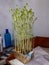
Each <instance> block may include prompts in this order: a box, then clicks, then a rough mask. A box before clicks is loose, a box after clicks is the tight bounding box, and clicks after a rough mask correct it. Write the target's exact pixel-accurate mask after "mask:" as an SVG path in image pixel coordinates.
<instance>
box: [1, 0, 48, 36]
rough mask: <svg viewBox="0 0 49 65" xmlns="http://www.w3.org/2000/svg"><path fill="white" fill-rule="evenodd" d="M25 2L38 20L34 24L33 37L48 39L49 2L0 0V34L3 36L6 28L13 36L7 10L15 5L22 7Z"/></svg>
mask: <svg viewBox="0 0 49 65" xmlns="http://www.w3.org/2000/svg"><path fill="white" fill-rule="evenodd" d="M26 2H28V3H29V6H28V8H30V7H31V8H32V9H33V10H34V12H35V16H36V17H37V18H38V19H37V20H36V22H35V23H34V35H35V36H46V37H49V0H0V33H1V34H2V35H4V32H5V29H6V28H8V29H9V31H10V33H11V35H13V30H12V29H13V28H12V19H11V15H10V13H9V8H13V7H15V6H16V4H18V5H19V6H20V7H22V6H24V4H25V3H26Z"/></svg>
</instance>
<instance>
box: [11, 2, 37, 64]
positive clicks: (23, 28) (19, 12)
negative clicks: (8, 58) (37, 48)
mask: <svg viewBox="0 0 49 65" xmlns="http://www.w3.org/2000/svg"><path fill="white" fill-rule="evenodd" d="M27 6H28V3H26V5H25V6H24V7H23V8H22V9H20V8H19V7H16V8H15V9H11V13H12V19H13V25H14V37H15V51H16V54H17V53H18V55H19V54H20V55H21V56H23V58H25V60H26V54H28V53H29V52H31V51H32V50H33V47H32V44H33V46H34V41H33V43H32V42H31V38H34V34H33V33H31V31H32V27H33V24H34V21H35V20H36V19H35V16H34V12H33V10H32V9H27ZM18 55H17V57H18ZM24 55H25V57H24ZM18 59H20V60H21V61H23V60H22V57H20V56H19V57H18ZM24 63H26V61H24Z"/></svg>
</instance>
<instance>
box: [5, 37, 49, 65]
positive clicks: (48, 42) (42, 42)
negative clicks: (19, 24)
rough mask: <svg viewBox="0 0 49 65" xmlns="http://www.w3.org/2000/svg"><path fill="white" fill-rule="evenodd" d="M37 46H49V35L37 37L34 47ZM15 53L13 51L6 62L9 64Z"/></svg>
mask: <svg viewBox="0 0 49 65" xmlns="http://www.w3.org/2000/svg"><path fill="white" fill-rule="evenodd" d="M37 46H42V47H47V48H49V37H35V43H34V47H37ZM14 58H15V57H14V53H12V54H11V55H10V56H9V57H8V58H7V59H6V62H7V64H8V65H10V64H9V60H12V59H14Z"/></svg>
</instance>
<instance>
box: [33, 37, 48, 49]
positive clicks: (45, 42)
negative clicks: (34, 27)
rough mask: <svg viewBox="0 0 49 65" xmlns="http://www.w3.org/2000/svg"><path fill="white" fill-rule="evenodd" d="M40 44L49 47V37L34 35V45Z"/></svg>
mask: <svg viewBox="0 0 49 65" xmlns="http://www.w3.org/2000/svg"><path fill="white" fill-rule="evenodd" d="M36 46H41V47H47V48H49V37H40V36H37V37H35V43H34V47H36Z"/></svg>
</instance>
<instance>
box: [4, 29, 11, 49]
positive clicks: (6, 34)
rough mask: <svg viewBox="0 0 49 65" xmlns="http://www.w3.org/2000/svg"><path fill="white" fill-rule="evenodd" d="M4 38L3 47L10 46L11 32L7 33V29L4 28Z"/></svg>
mask: <svg viewBox="0 0 49 65" xmlns="http://www.w3.org/2000/svg"><path fill="white" fill-rule="evenodd" d="M4 39H5V47H6V48H7V47H10V46H11V34H10V33H9V30H8V29H5V34H4Z"/></svg>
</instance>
